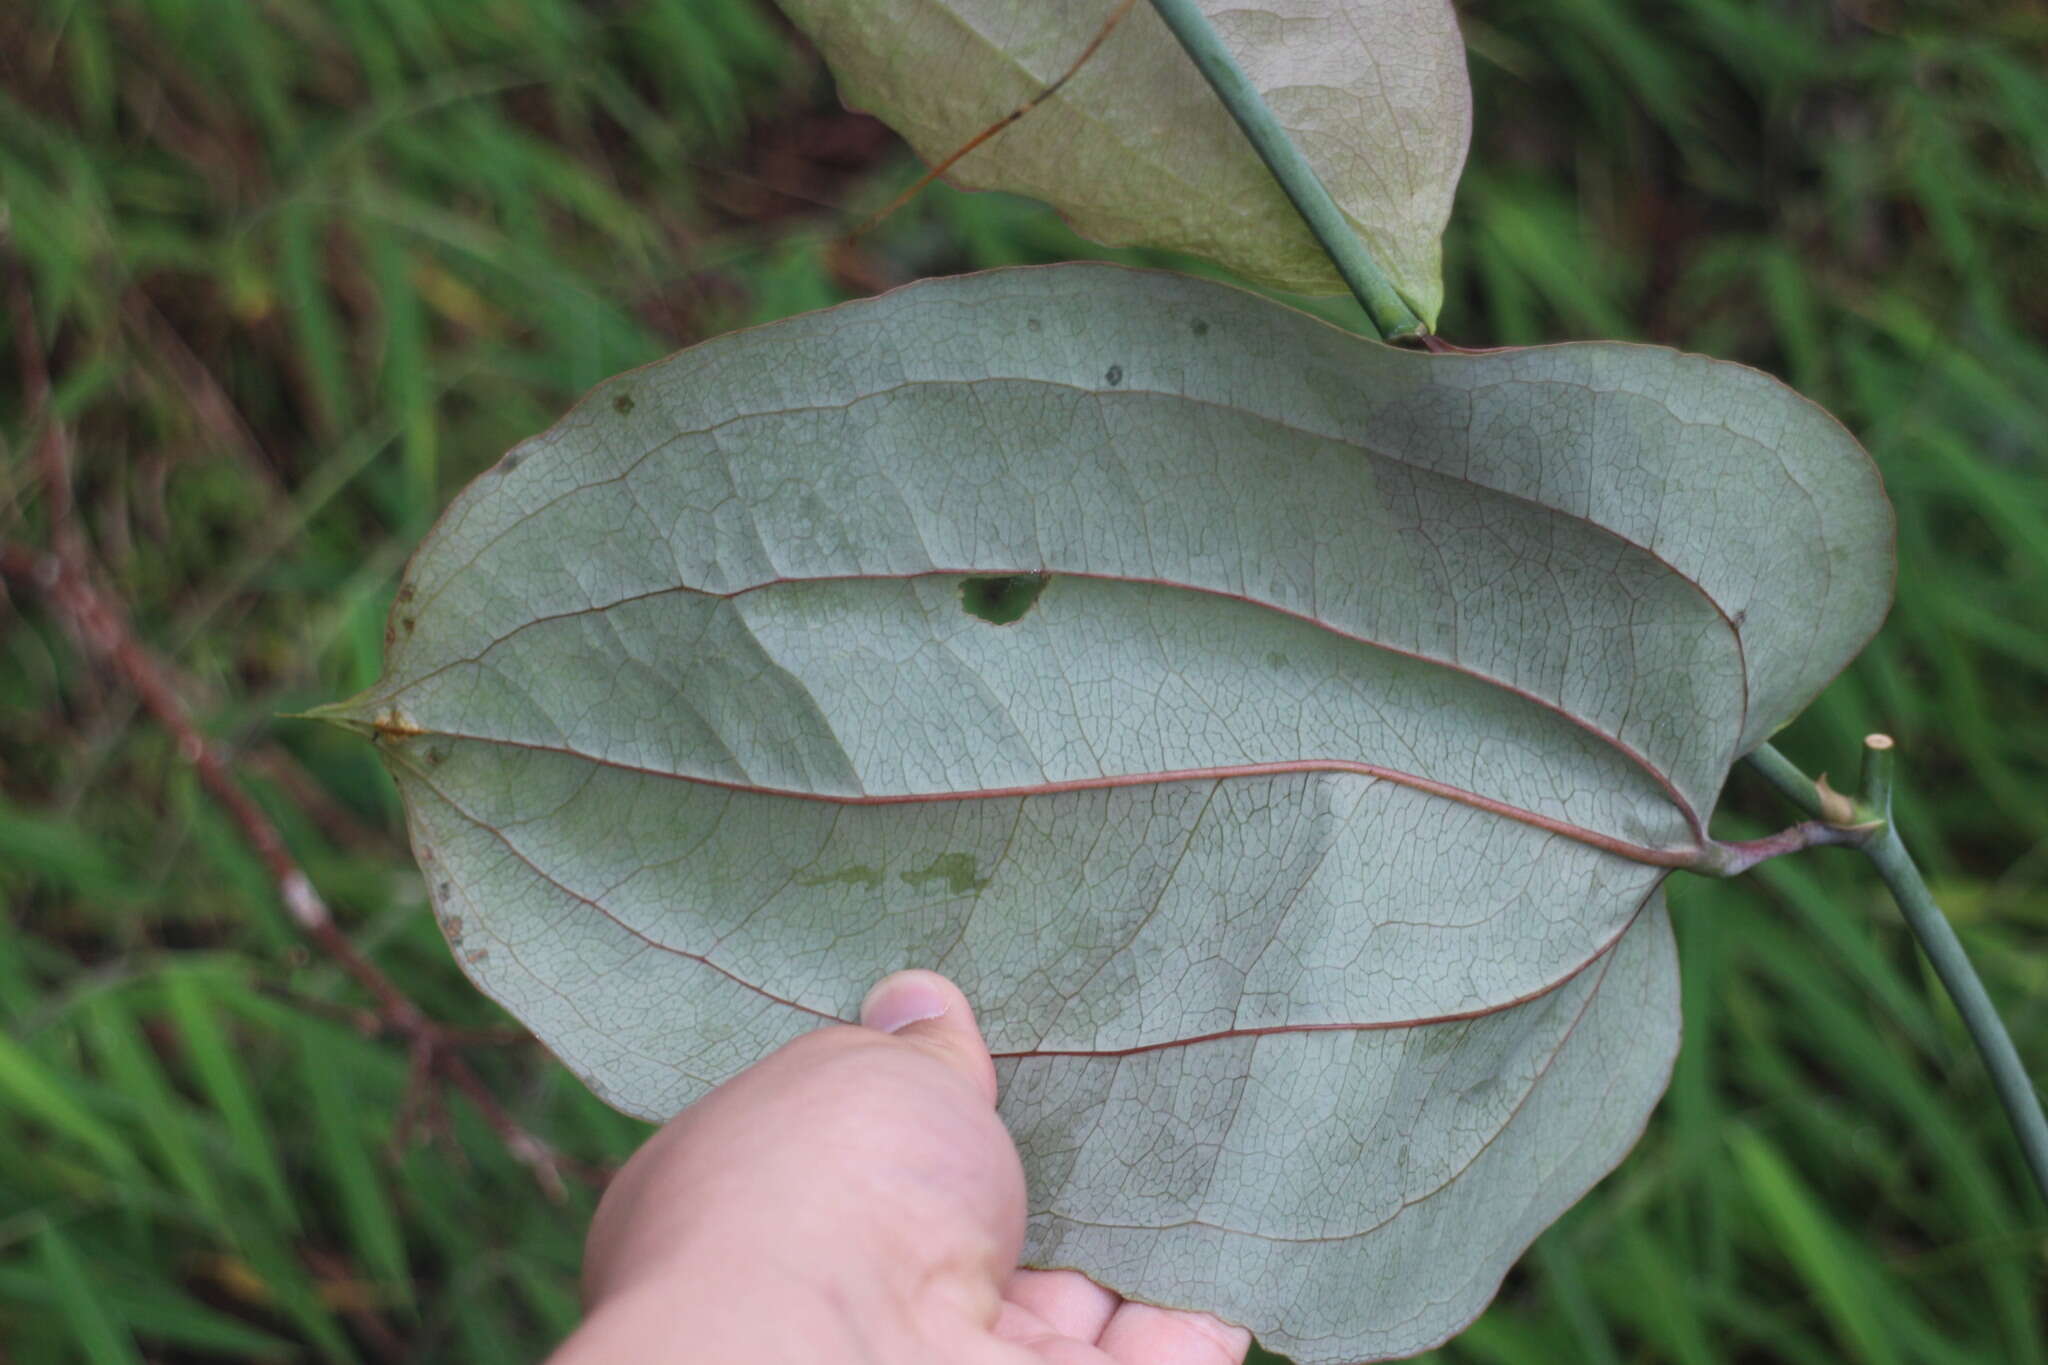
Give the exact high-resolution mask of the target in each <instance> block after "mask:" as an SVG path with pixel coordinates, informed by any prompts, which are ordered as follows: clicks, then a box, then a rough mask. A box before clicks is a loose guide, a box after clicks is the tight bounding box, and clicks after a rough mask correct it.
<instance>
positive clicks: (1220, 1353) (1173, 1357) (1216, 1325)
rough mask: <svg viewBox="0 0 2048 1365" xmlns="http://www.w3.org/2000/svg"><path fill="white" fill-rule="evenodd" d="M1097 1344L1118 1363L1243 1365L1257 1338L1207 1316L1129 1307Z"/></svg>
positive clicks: (1141, 1305)
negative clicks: (1246, 1354) (1253, 1340)
mask: <svg viewBox="0 0 2048 1365" xmlns="http://www.w3.org/2000/svg"><path fill="white" fill-rule="evenodd" d="M1095 1344H1096V1345H1097V1346H1099V1347H1100V1348H1101V1349H1102V1352H1103V1354H1105V1355H1107V1356H1108V1357H1109V1358H1110V1359H1111V1360H1113V1361H1115V1362H1116V1363H1117V1365H1243V1362H1244V1358H1245V1353H1246V1352H1248V1351H1250V1350H1251V1348H1252V1334H1251V1333H1250V1332H1247V1331H1245V1330H1244V1328H1242V1327H1232V1326H1231V1325H1230V1324H1229V1323H1227V1322H1224V1321H1222V1320H1221V1319H1218V1318H1212V1317H1210V1316H1209V1315H1208V1314H1207V1313H1180V1312H1174V1311H1172V1310H1170V1309H1165V1308H1154V1307H1153V1306H1152V1305H1151V1304H1149V1303H1127V1304H1125V1305H1124V1306H1123V1307H1121V1308H1119V1309H1117V1310H1116V1312H1115V1313H1114V1314H1113V1315H1112V1316H1111V1317H1110V1319H1109V1326H1107V1327H1105V1328H1103V1329H1102V1335H1101V1336H1100V1337H1098V1338H1097V1339H1096V1343H1095Z"/></svg>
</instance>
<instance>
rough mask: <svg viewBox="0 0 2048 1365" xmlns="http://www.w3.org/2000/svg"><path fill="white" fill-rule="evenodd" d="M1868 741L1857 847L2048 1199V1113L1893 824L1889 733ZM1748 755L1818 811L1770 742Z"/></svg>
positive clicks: (1789, 794)
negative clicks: (1957, 1021) (1863, 820)
mask: <svg viewBox="0 0 2048 1365" xmlns="http://www.w3.org/2000/svg"><path fill="white" fill-rule="evenodd" d="M1863 743H1864V749H1863V791H1862V793H1861V800H1860V802H1859V805H1860V806H1861V807H1862V808H1861V809H1859V810H1858V812H1857V813H1858V815H1859V816H1868V817H1869V818H1871V819H1875V820H1881V821H1883V822H1884V824H1883V828H1882V829H1881V830H1879V831H1878V832H1877V834H1876V835H1875V836H1874V837H1873V838H1871V839H1870V840H1868V841H1867V842H1865V843H1863V844H1861V845H1860V848H1861V849H1862V851H1863V855H1864V856H1865V857H1867V858H1869V859H1870V861H1871V863H1872V864H1873V865H1875V866H1876V868H1877V875H1878V876H1879V877H1881V878H1883V879H1884V884H1885V886H1886V887H1887V888H1888V889H1889V890H1890V891H1891V893H1892V899H1893V900H1895V901H1897V902H1898V905H1899V910H1900V912H1901V913H1902V914H1904V915H1905V917H1906V923H1907V925H1908V926H1910V927H1911V928H1912V930H1913V935H1914V937H1916V938H1918V939H1919V940H1920V949H1921V951H1922V952H1924V953H1926V954H1927V960H1928V961H1929V962H1931V963H1933V964H1934V973H1935V975H1936V976H1938V977H1940V978H1941V984H1942V985H1943V986H1944V987H1946V988H1947V989H1948V993H1949V998H1950V999H1952V1000H1954V1001H1955V1002H1956V1012H1957V1013H1959V1014H1961V1015H1962V1016H1963V1023H1964V1024H1965V1025H1966V1026H1967V1027H1968V1028H1969V1030H1970V1037H1971V1038H1972V1039H1973V1040H1974V1041H1975V1042H1976V1044H1977V1051H1978V1052H1980V1053H1981V1054H1983V1057H1984V1065H1985V1066H1986V1067H1987V1068H1988V1069H1989V1070H1990V1072H1991V1083H1992V1085H1993V1086H1994V1087H1995V1088H1996V1089H1997V1091H1998V1099H1999V1102H2000V1103H2001V1104H2003V1105H2004V1106H2005V1115H2006V1118H2007V1119H2009V1120H2010V1121H2011V1123H2012V1130H2013V1135H2014V1136H2015V1137H2017V1138H2018V1139H2019V1143H2020V1150H2021V1152H2022V1153H2024V1154H2025V1156H2026V1159H2027V1167H2028V1169H2029V1170H2031V1171H2032V1172H2033V1176H2034V1185H2035V1187H2036V1188H2037V1189H2039V1190H2040V1192H2041V1197H2042V1198H2043V1199H2048V1117H2043V1115H2042V1113H2041V1097H2040V1095H2039V1094H2038V1093H2036V1091H2035V1090H2034V1083H2033V1081H2032V1080H2031V1079H2030V1078H2029V1077H2028V1075H2027V1069H2026V1066H2025V1065H2024V1064H2023V1063H2022V1062H2021V1061H2020V1054H2019V1049H2018V1048H2016V1047H2014V1046H2013V1042H2012V1035H2011V1034H2009V1033H2007V1032H2006V1031H2005V1024H2004V1022H2003V1021H2001V1020H2000V1019H1999V1017H1998V1010H1997V1008H1996V1007H1995V1006H1993V1005H1992V1003H1991V997H1990V995H1988V994H1987V993H1986V992H1985V990H1984V983H1983V982H1982V981H1981V980H1979V979H1978V976H1977V972H1976V969H1975V968H1973V967H1972V966H1971V965H1970V959H1969V957H1968V955H1967V954H1965V953H1964V952H1963V945H1962V942H1961V940H1959V939H1957V937H1956V931H1955V930H1954V928H1952V927H1951V926H1950V925H1949V922H1948V918H1947V916H1945V915H1943V914H1942V913H1941V907H1940V906H1938V905H1936V904H1935V903H1934V896H1933V894H1932V893H1931V892H1930V891H1928V889H1927V881H1926V879H1925V878H1924V877H1922V876H1921V875H1920V869H1919V868H1918V867H1917V866H1915V865H1914V862H1913V856H1912V855H1911V854H1910V853H1908V852H1906V845H1905V842H1904V841H1903V840H1902V839H1900V838H1899V832H1898V829H1897V828H1896V827H1895V826H1894V825H1893V824H1892V819H1891V815H1892V811H1891V794H1892V754H1893V745H1892V740H1891V736H1889V735H1871V736H1869V737H1868V738H1867V739H1865V740H1864V742H1863ZM1749 762H1750V766H1752V767H1753V768H1755V769H1756V770H1757V772H1758V773H1760V774H1762V776H1763V778H1764V780H1765V781H1767V782H1769V783H1770V784H1771V785H1772V786H1773V787H1776V788H1777V789H1778V791H1779V793H1780V794H1782V795H1783V796H1784V797H1785V799H1786V800H1788V801H1790V802H1791V803H1792V804H1793V805H1795V806H1798V807H1799V808H1800V809H1801V810H1804V811H1806V812H1807V813H1808V814H1810V815H1816V816H1818V815H1820V814H1821V798H1820V791H1819V789H1818V788H1817V787H1816V786H1815V784H1814V781H1813V779H1812V778H1810V777H1808V776H1807V775H1806V774H1805V773H1803V772H1801V771H1800V770H1799V768H1798V766H1797V765H1796V764H1794V763H1793V762H1792V761H1791V760H1790V759H1788V758H1786V757H1785V756H1784V755H1783V754H1781V753H1779V752H1778V751H1777V750H1776V749H1774V748H1772V747H1771V746H1770V745H1768V744H1766V745H1764V746H1763V747H1762V748H1760V749H1758V750H1757V751H1756V752H1755V753H1753V754H1751V755H1750V756H1749Z"/></svg>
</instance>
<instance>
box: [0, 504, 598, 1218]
mask: <svg viewBox="0 0 2048 1365" xmlns="http://www.w3.org/2000/svg"><path fill="white" fill-rule="evenodd" d="M0 575H4V576H5V577H6V578H8V579H9V580H10V581H12V582H14V583H16V584H18V585H20V586H22V587H24V588H28V589H31V590H33V591H35V592H36V593H37V594H39V595H40V596H41V597H42V598H43V599H44V600H45V601H46V602H48V603H49V604H50V606H51V608H52V609H53V610H54V611H55V612H56V614H57V616H58V618H59V620H60V621H62V623H63V624H64V626H65V628H66V629H67V630H69V631H70V633H71V634H72V636H73V637H74V638H75V639H76V640H77V641H78V644H79V647H80V649H81V650H83V652H84V653H85V654H86V656H87V657H88V658H90V659H91V660H92V661H93V662H94V663H95V664H97V665H98V666H99V667H101V668H103V669H105V670H106V671H107V672H109V673H111V674H112V675H113V676H114V677H115V678H117V679H118V680H119V681H120V682H121V683H122V684H123V685H124V686H126V687H127V688H128V690H129V691H131V692H133V693H134V694H135V697H136V699H137V700H138V701H140V702H141V703H142V708H143V710H145V711H146V712H148V713H149V715H150V717H151V718H152V719H153V720H155V721H156V723H157V724H158V725H160V726H162V727H163V728H164V731H165V732H166V733H167V734H169V735H170V737H171V739H172V742H173V743H174V744H176V746H177V750H178V756H179V757H180V758H181V759H183V760H184V761H185V762H187V763H189V764H190V765H191V766H192V769H193V771H194V772H195V773H196V774H197V775H198V777H199V782H200V785H201V786H202V787H204V788H205V789H206V792H207V795H209V796H210V797H212V798H213V800H214V801H215V802H216V803H217V804H218V805H219V806H220V808H221V809H222V810H223V811H225V812H226V813H227V815H228V818H229V819H230V820H232V821H233V822H234V825H235V828H236V830H237V831H238V832H239V833H240V834H241V836H242V839H243V841H244V842H245V843H247V844H248V846H249V848H250V849H251V850H252V851H253V852H254V853H255V854H256V857H257V858H258V860H259V861H261V862H262V864H263V867H264V870H265V871H266V872H268V873H269V874H270V880H271V884H272V885H273V886H275V887H276V888H277V894H278V899H280V900H281V901H283V902H284V907H285V912H286V913H287V914H288V915H290V917H291V920H292V923H293V924H294V925H296V926H297V927H298V930H299V932H301V933H302V934H304V935H305V936H306V937H307V938H309V939H311V940H312V941H313V943H314V944H315V945H316V946H317V947H318V948H319V949H320V950H321V951H322V952H323V953H325V954H326V955H327V956H328V957H329V958H331V959H333V960H334V962H336V963H337V964H338V965H340V967H341V968H342V970H344V971H346V972H347V973H348V974H349V975H350V976H351V977H353V978H355V980H356V982H357V984H359V985H360V986H361V987H362V988H363V990H364V991H365V992H367V993H368V994H369V996H370V998H371V1000H373V1001H374V1002H375V1003H376V1009H377V1017H378V1020H379V1021H380V1022H381V1023H382V1025H383V1026H384V1027H385V1028H386V1029H388V1030H390V1031H391V1032H392V1033H394V1034H397V1035H398V1036H399V1037H401V1038H404V1039H405V1040H406V1041H407V1043H408V1044H409V1046H411V1048H412V1049H413V1053H414V1056H415V1058H416V1059H418V1061H419V1065H418V1071H419V1074H420V1075H422V1076H423V1077H427V1076H438V1077H439V1078H440V1079H442V1080H444V1081H446V1082H448V1083H449V1084H450V1085H453V1086H454V1087H455V1088H456V1089H457V1090H459V1091H461V1092H462V1093H463V1094H464V1095H465V1096H467V1097H468V1098H469V1100H470V1102H471V1103H472V1104H474V1105H475V1106H476V1109H477V1112H478V1113H479V1114H480V1115H482V1116H483V1119H484V1121H485V1122H486V1123H488V1124H489V1125H490V1126H491V1129H492V1130H493V1131H494V1132H496V1133H497V1134H498V1137H499V1139H500V1140H501V1141H502V1142H503V1143H504V1144H505V1148H506V1150H507V1151H509V1152H510V1153H511V1154H512V1156H513V1157H514V1158H515V1159H516V1160H518V1161H520V1162H521V1163H523V1164H524V1165H526V1166H528V1167H529V1168H530V1169H532V1171H533V1173H534V1175H535V1178H536V1179H538V1180H539V1181H540V1182H541V1187H542V1188H543V1189H544V1190H545V1191H546V1192H547V1193H548V1194H549V1195H550V1196H551V1197H555V1198H559V1197H560V1196H561V1194H562V1172H563V1171H564V1170H565V1169H568V1168H569V1167H568V1163H565V1162H564V1161H563V1160H562V1158H560V1157H558V1156H557V1155H556V1154H555V1153H554V1152H553V1151H552V1150H550V1149H549V1147H548V1146H547V1144H546V1143H544V1142H542V1141H541V1140H540V1139H539V1138H537V1137H535V1136H534V1135H533V1134H532V1133H529V1132H528V1131H527V1130H526V1129H525V1128H523V1127H521V1126H520V1124H519V1122H518V1121H517V1120H516V1119H514V1118H513V1117H512V1116H511V1114H509V1113H508V1112H506V1110H505V1107H504V1106H503V1105H502V1104H500V1103H499V1102H498V1100H497V1097H496V1096H494V1095H493V1094H491V1092H490V1089H489V1087H487V1086H486V1085H484V1083H483V1081H482V1080H481V1079H480V1078H478V1076H477V1074H476V1072H475V1071H474V1070H473V1069H472V1068H471V1067H470V1065H469V1063H468V1062H467V1061H466V1060H464V1059H463V1057H462V1056H461V1054H460V1052H459V1051H458V1048H459V1045H460V1040H459V1039H458V1038H457V1037H456V1036H455V1035H453V1034H451V1033H449V1032H447V1031H445V1030H443V1029H442V1028H441V1026H440V1025H438V1024H436V1023H435V1022H434V1021H433V1020H432V1019H431V1018H429V1017H428V1016H427V1015H426V1013H425V1012H424V1011H422V1010H421V1009H420V1007H419V1006H418V1005H416V1004H414V1003H413V1001H412V1000H411V998H410V997H408V996H407V995H406V994H405V992H404V991H402V990H400V989H399V987H398V986H397V984H396V983H395V982H393V981H392V980H391V978H390V977H388V976H386V975H385V974H384V972H383V971H382V970H381V969H379V968H378V967H377V965H376V964H375V963H373V962H371V961H370V960H369V959H368V958H367V957H364V956H363V954H362V952H361V951H360V950H358V949H357V947H356V946H355V944H353V943H352V942H350V941H349V938H348V935H346V934H344V933H343V932H342V931H341V929H340V927H339V926H338V925H336V924H335V922H334V917H333V915H332V914H331V913H329V911H328V908H327V903H326V901H324V900H323V899H321V896H320V893H319V892H318V891H317V890H315V889H314V887H313V883H312V881H311V879H310V878H308V877H307V876H306V873H305V871H304V869H302V868H301V867H300V866H299V863H298V860H297V859H296V858H294V857H293V856H292V853H291V850H290V849H289V848H287V847H286V846H285V842H284V836H283V835H282V834H281V833H280V832H279V831H278V828H277V825H276V823H275V822H274V821H272V820H271V818H270V817H269V815H267V814H266V813H265V812H264V810H263V808H262V807H261V806H259V805H257V804H256V801H255V799H254V798H253V797H251V796H250V795H249V793H248V792H247V791H245V790H244V789H243V788H242V786H241V785H240V784H239V783H238V782H236V781H235V779H234V777H233V775H232V774H231V773H230V772H229V771H228V765H227V762H226V760H225V759H224V758H223V757H222V755H221V753H220V750H219V749H218V748H216V747H215V746H214V745H213V744H211V743H209V742H208V741H207V739H206V737H205V736H204V735H202V734H200V732H199V729H198V727H197V726H196V725H195V724H194V723H193V721H192V716H191V713H190V712H189V711H187V710H186V709H185V704H184V702H183V701H181V700H180V699H179V697H178V696H177V694H176V693H175V692H174V691H173V690H172V689H171V685H170V683H169V681H168V679H167V678H166V677H165V674H164V670H163V668H162V667H161V666H160V665H159V664H158V663H157V661H156V659H155V658H154V656H152V655H151V654H150V652H149V651H148V649H147V648H145V647H144V646H143V644H142V643H141V641H139V640H138V639H137V638H136V637H135V633H134V631H133V629H132V628H131V627H130V626H129V624H128V619H127V614H126V613H125V612H124V611H123V610H122V609H121V607H120V606H119V605H118V604H117V603H115V602H114V601H112V600H111V599H109V598H108V597H107V596H106V594H104V593H101V592H99V591H98V590H97V589H96V588H94V587H93V586H92V584H90V583H89V582H87V581H86V579H85V576H84V572H83V570H82V569H81V568H80V567H79V566H77V565H74V564H66V563H65V562H64V561H63V560H62V559H60V558H59V557H58V556H57V555H56V554H54V553H50V554H37V553H35V552H34V551H31V550H29V549H27V548H25V547H23V546H19V545H11V544H10V545H0ZM577 1173H578V1174H579V1175H581V1174H587V1172H584V1171H581V1170H579V1171H578V1172H577Z"/></svg>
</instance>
